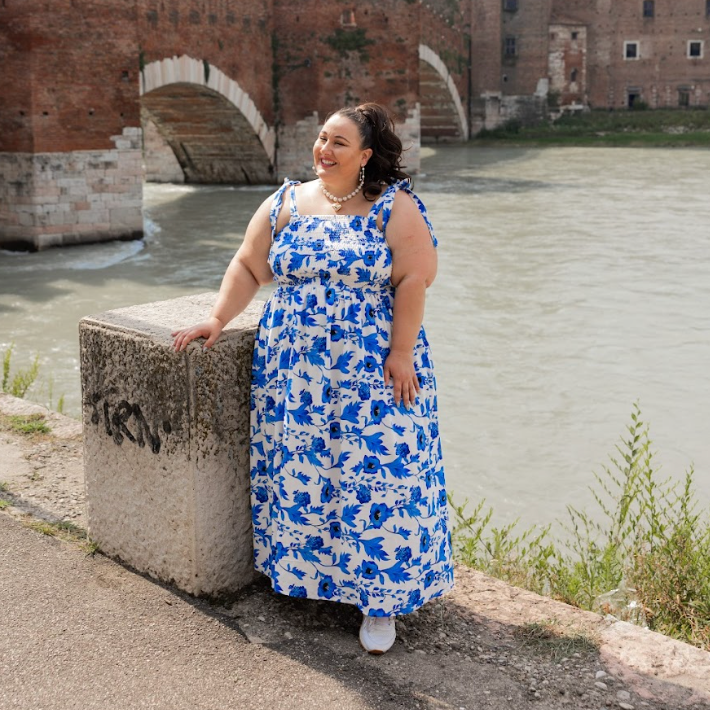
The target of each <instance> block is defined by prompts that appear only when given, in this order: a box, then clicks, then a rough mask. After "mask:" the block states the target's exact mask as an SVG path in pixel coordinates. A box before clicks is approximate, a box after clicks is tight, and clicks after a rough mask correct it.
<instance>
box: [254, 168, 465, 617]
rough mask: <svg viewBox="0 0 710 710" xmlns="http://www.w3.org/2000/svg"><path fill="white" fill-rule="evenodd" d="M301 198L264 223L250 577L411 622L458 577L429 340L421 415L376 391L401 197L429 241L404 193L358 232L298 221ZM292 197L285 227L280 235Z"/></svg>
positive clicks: (314, 219) (333, 220) (421, 344)
mask: <svg viewBox="0 0 710 710" xmlns="http://www.w3.org/2000/svg"><path fill="white" fill-rule="evenodd" d="M295 184H297V183H295V182H290V181H285V182H284V185H283V186H282V187H281V189H280V190H279V191H278V192H277V193H276V195H275V197H274V202H273V205H272V209H271V227H272V247H271V250H270V253H269V263H270V265H271V268H272V270H273V273H274V278H275V281H276V283H277V288H276V290H275V291H274V293H273V294H272V296H271V298H270V299H269V301H268V303H267V304H266V307H265V309H264V313H263V316H262V318H261V322H260V326H259V331H258V334H257V338H256V343H255V349H254V361H253V377H252V392H251V502H252V517H253V523H254V562H255V566H256V568H257V569H258V570H259V571H261V572H263V573H265V574H266V575H268V576H269V577H270V578H271V582H272V585H273V588H274V589H275V590H276V591H277V592H280V593H282V594H288V595H290V596H293V597H308V598H311V599H330V600H332V601H339V602H344V603H349V604H354V605H356V606H358V607H359V608H360V609H361V610H362V611H363V612H364V613H365V614H369V615H374V616H389V615H402V614H407V613H409V612H412V611H414V610H415V609H417V608H418V607H420V606H421V605H422V604H424V603H425V602H427V601H428V600H430V599H433V598H434V597H437V596H440V595H441V594H443V593H444V592H445V591H447V590H448V589H450V588H451V587H452V586H453V565H452V561H451V535H450V531H449V527H448V515H447V508H446V489H445V481H444V469H443V466H442V458H441V442H440V438H439V430H438V425H437V420H438V415H437V402H436V382H435V379H434V372H433V366H432V360H431V355H430V352H429V345H428V342H427V339H426V335H425V332H424V329H423V328H422V329H421V331H420V333H419V336H418V339H417V343H416V346H415V350H414V356H415V368H416V372H417V375H418V378H419V381H420V384H421V391H420V393H419V395H418V398H417V402H416V404H415V405H414V406H413V407H412V408H411V409H409V410H407V409H406V408H404V406H395V404H394V398H393V391H392V386H391V385H390V386H385V384H384V376H383V365H384V361H385V358H386V357H387V354H388V351H389V350H388V349H389V339H390V332H391V327H392V309H393V303H394V289H393V287H392V285H391V283H390V276H391V269H392V257H391V253H390V250H389V247H388V246H387V242H386V240H385V237H384V230H385V229H386V225H387V222H388V220H389V216H390V212H391V208H392V202H393V199H394V196H395V194H396V192H397V190H404V191H406V192H407V193H409V194H410V195H411V196H412V198H413V199H414V201H415V203H416V204H417V205H418V207H419V210H420V212H421V213H422V215H423V216H424V219H425V220H426V223H427V225H428V227H429V229H430V232H431V234H432V239H433V240H434V244H435V245H436V240H435V238H434V235H433V230H432V228H431V224H430V222H429V219H428V217H427V214H426V210H425V208H424V205H423V204H422V203H421V201H420V200H419V198H418V197H417V196H416V195H415V194H414V193H413V192H412V191H411V189H410V187H409V183H408V181H401V182H398V183H395V184H394V185H392V186H390V187H389V188H388V189H386V190H385V191H384V193H383V195H381V196H380V198H379V199H378V200H377V201H376V202H375V204H374V205H373V207H372V209H371V211H370V214H369V215H368V216H367V217H359V216H351V215H333V216H326V215H299V214H298V210H297V207H296V199H295V190H294V186H295ZM289 188H290V198H291V200H290V202H291V208H290V211H291V214H290V220H289V222H288V224H287V225H286V226H285V227H284V228H283V229H282V230H281V231H280V232H279V233H278V234H276V233H275V228H276V219H277V216H278V214H279V211H280V209H281V206H282V204H283V195H284V192H285V190H287V189H289ZM380 212H382V224H383V227H382V230H380V229H379V228H378V226H377V217H378V215H379V213H380Z"/></svg>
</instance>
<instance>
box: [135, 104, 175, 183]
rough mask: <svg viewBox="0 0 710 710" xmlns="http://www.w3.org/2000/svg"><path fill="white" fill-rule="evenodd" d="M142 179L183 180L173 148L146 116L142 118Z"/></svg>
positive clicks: (153, 180)
mask: <svg viewBox="0 0 710 710" xmlns="http://www.w3.org/2000/svg"><path fill="white" fill-rule="evenodd" d="M143 179H144V180H146V181H147V182H176V183H183V182H185V173H184V172H183V170H182V168H181V167H180V163H178V159H177V158H176V157H175V153H174V152H173V149H172V148H171V147H170V144H169V143H168V142H167V141H166V140H165V138H164V137H163V135H162V134H161V133H160V131H159V130H158V128H157V126H156V125H155V123H154V122H153V121H152V120H150V118H148V117H147V116H146V117H145V118H144V119H143Z"/></svg>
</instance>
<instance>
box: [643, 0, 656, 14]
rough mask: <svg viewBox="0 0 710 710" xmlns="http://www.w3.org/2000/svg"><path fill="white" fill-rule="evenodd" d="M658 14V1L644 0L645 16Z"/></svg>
mask: <svg viewBox="0 0 710 710" xmlns="http://www.w3.org/2000/svg"><path fill="white" fill-rule="evenodd" d="M655 14H656V3H655V2H654V0H643V16H644V17H653V16H654V15H655Z"/></svg>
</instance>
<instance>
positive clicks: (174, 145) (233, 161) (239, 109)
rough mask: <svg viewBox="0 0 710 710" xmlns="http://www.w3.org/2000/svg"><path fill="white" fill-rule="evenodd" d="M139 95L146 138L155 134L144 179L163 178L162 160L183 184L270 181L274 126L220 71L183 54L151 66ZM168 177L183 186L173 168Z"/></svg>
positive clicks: (145, 70)
mask: <svg viewBox="0 0 710 710" xmlns="http://www.w3.org/2000/svg"><path fill="white" fill-rule="evenodd" d="M140 95H141V109H142V124H143V129H144V133H149V132H151V130H153V132H154V134H155V135H154V140H153V144H154V146H155V148H154V149H153V151H152V152H150V153H147V152H146V151H144V160H145V164H146V172H147V177H150V176H153V177H155V178H157V179H161V178H163V177H164V171H165V170H166V168H167V169H169V168H168V166H164V165H162V164H161V159H162V161H165V160H167V161H170V159H171V158H172V159H173V161H171V162H173V163H176V164H177V166H178V169H179V171H181V172H182V177H184V180H185V181H186V182H201V183H246V184H259V183H261V184H263V183H270V182H274V180H275V177H276V176H275V167H274V165H275V163H276V140H275V131H274V127H273V126H269V125H268V123H267V122H266V120H265V119H264V117H263V116H262V114H261V112H260V111H259V108H258V107H257V105H256V104H255V103H254V101H253V100H252V99H251V97H250V96H249V94H248V93H247V92H246V91H244V89H242V87H241V86H240V85H239V83H238V82H236V81H234V79H231V78H230V77H228V76H227V75H226V74H225V73H224V72H223V71H221V70H220V69H219V68H218V67H212V66H210V65H209V64H208V63H207V62H205V61H202V60H198V59H193V58H191V57H188V56H187V55H183V56H181V57H170V58H166V59H163V60H162V61H155V62H151V63H150V64H148V65H147V66H145V67H144V69H143V70H142V71H141V78H140ZM151 123H152V124H153V126H152V127H151V126H150V124H151ZM161 142H162V145H161ZM161 147H162V150H160V148H161ZM170 175H171V176H174V179H176V180H178V181H181V176H180V173H179V172H178V171H176V170H175V168H174V167H172V169H171V170H170Z"/></svg>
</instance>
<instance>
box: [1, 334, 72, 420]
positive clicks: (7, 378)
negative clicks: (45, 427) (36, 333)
mask: <svg viewBox="0 0 710 710" xmlns="http://www.w3.org/2000/svg"><path fill="white" fill-rule="evenodd" d="M14 349H15V344H14V343H10V346H9V347H8V348H7V350H5V352H4V353H3V358H2V383H1V389H0V391H2V392H7V393H8V394H11V395H12V396H13V397H18V398H20V399H24V398H25V396H26V395H27V393H28V391H29V390H30V389H31V388H33V387H34V388H35V390H37V389H39V390H40V391H43V390H44V384H42V386H41V387H37V385H38V384H40V383H39V379H38V378H39V355H35V358H34V360H33V361H32V363H31V364H30V365H29V367H25V368H23V369H19V370H18V369H14V368H13V367H12V353H13V350H14ZM13 369H14V372H13V371H12V370H13ZM35 390H33V391H35ZM36 394H38V393H36ZM47 396H48V400H49V401H48V403H47V406H48V408H49V409H55V410H56V411H57V412H59V413H60V414H62V413H63V411H64V395H63V394H62V395H60V397H59V399H58V400H57V404H56V406H55V404H54V379H53V377H52V376H51V374H50V376H49V381H48V383H47Z"/></svg>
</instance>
